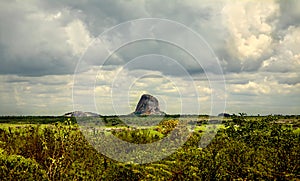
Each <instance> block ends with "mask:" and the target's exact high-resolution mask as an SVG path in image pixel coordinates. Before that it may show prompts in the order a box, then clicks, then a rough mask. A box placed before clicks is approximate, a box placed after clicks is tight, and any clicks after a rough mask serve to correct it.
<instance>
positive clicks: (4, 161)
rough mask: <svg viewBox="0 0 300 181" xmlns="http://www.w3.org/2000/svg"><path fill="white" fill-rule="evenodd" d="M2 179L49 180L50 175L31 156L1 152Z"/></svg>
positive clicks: (0, 172)
mask: <svg viewBox="0 0 300 181" xmlns="http://www.w3.org/2000/svg"><path fill="white" fill-rule="evenodd" d="M0 180H48V177H47V175H46V172H45V170H43V169H41V167H40V166H39V164H38V163H36V162H35V161H34V160H32V159H30V158H24V157H22V156H20V155H5V154H0Z"/></svg>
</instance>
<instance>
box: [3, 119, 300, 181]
mask: <svg viewBox="0 0 300 181" xmlns="http://www.w3.org/2000/svg"><path fill="white" fill-rule="evenodd" d="M294 118H296V119H298V117H294ZM294 118H290V117H289V118H288V119H294ZM38 119H39V118H38ZM113 119H117V118H116V117H115V118H113V117H107V118H106V121H107V123H110V120H113ZM123 119H124V118H123ZM126 119H129V118H126ZM134 119H136V120H131V122H135V121H138V119H143V120H146V119H149V120H148V122H149V123H150V122H151V121H153V120H154V119H158V118H153V117H152V118H151V117H150V118H134ZM279 119H284V118H283V116H278V115H276V116H267V117H249V116H245V115H242V116H234V117H232V119H226V120H224V123H223V124H224V125H225V127H224V128H222V129H220V130H219V131H218V133H217V135H216V136H215V138H214V139H213V141H212V142H211V143H210V144H209V145H208V146H207V147H206V148H199V146H198V145H199V141H200V139H201V135H202V134H203V131H204V130H205V129H202V128H201V129H195V130H199V131H195V132H194V133H193V134H191V136H190V137H189V139H188V141H187V142H186V143H185V144H184V145H183V146H182V147H181V148H179V149H178V150H177V151H176V152H174V153H173V154H171V155H170V156H168V157H167V158H165V159H164V160H161V161H157V162H154V163H149V164H143V165H137V164H129V163H118V162H116V161H114V160H112V159H110V158H107V157H106V156H104V155H102V154H100V153H98V152H97V151H96V150H95V149H94V148H93V147H92V146H91V144H89V142H87V140H86V139H85V137H84V136H83V135H82V133H81V131H80V129H79V127H78V126H77V125H76V124H73V123H74V122H73V121H72V120H69V119H65V120H64V122H63V123H56V124H49V125H45V126H41V125H27V126H26V125H22V126H10V125H9V126H8V127H5V126H4V125H2V128H1V127H0V150H2V151H0V168H1V170H0V171H1V172H0V180H297V179H300V175H299V173H300V163H299V160H300V159H299V158H300V153H299V150H300V144H299V141H300V135H299V133H298V131H297V130H298V129H299V127H298V126H297V125H299V124H297V120H296V121H294V122H293V123H295V125H296V126H294V124H293V125H291V124H290V123H289V124H285V123H280V124H279V123H277V121H278V120H279ZM155 121H156V120H155ZM29 122H31V121H29ZM148 122H147V123H148ZM51 123H52V122H51ZM178 125H179V121H178V120H177V119H176V118H174V117H169V118H164V119H163V120H162V121H161V122H160V124H159V125H158V126H156V127H149V128H147V129H146V128H144V129H136V128H135V129H133V128H128V127H123V128H122V127H116V129H115V130H114V128H113V127H110V128H112V129H113V130H112V134H114V135H115V136H117V137H118V138H120V139H122V140H125V141H128V142H131V143H139V144H145V143H152V142H156V141H158V140H160V139H162V138H165V137H167V136H168V134H169V133H170V131H172V130H174V129H175V130H174V131H176V129H178V128H177V127H178ZM205 125H206V124H203V125H202V126H201V127H204V126H205ZM110 126H111V125H110ZM4 127H5V128H4ZM117 130H118V131H117ZM172 141H173V142H171V143H170V144H176V143H175V142H176V139H174V140H172ZM124 149H125V148H124ZM127 151H130V150H127ZM153 152H154V151H153ZM154 153H155V152H154ZM120 154H121V153H120ZM122 154H123V153H122ZM124 154H126V153H125V152H124ZM142 156H143V153H142V152H141V153H136V157H142ZM155 156H156V154H153V157H155Z"/></svg>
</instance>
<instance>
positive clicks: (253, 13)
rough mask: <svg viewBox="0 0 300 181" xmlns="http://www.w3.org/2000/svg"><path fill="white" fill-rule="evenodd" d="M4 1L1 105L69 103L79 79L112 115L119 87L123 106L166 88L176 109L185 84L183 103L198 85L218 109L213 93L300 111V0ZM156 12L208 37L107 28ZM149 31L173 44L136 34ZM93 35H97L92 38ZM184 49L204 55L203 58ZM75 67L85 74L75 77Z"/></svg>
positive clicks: (57, 107) (159, 27)
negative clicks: (194, 56) (126, 97)
mask: <svg viewBox="0 0 300 181" xmlns="http://www.w3.org/2000/svg"><path fill="white" fill-rule="evenodd" d="M0 9H1V10H0V21H1V26H0V61H1V66H0V74H1V75H0V81H1V84H0V93H1V97H0V100H1V103H2V104H3V105H6V106H1V107H0V113H1V114H31V113H36V114H42V113H45V114H57V113H56V112H61V111H69V110H70V109H72V105H71V104H72V99H71V97H72V95H71V94H72V93H71V92H72V91H71V89H72V87H73V85H75V87H74V88H75V89H76V90H77V92H75V94H74V95H73V96H79V97H80V99H79V100H78V102H77V103H78V104H79V105H82V104H86V105H87V107H86V111H97V110H95V105H94V103H93V101H94V97H93V96H91V95H96V100H97V101H98V102H97V104H98V106H99V108H101V109H102V110H103V113H104V114H105V113H107V114H108V113H114V107H113V106H104V105H102V104H101V103H102V102H111V100H112V99H111V98H112V97H111V93H112V92H113V93H114V94H115V95H114V96H116V97H115V98H117V100H119V102H118V101H117V105H124V106H123V107H119V108H118V109H119V111H120V113H127V112H130V111H132V109H133V107H134V105H135V103H136V102H137V100H138V99H139V95H140V94H142V93H152V94H155V95H157V97H158V98H159V99H160V102H161V104H162V107H163V108H164V109H166V110H167V112H171V113H175V112H178V109H179V107H178V105H179V103H178V102H176V101H178V99H175V98H177V97H178V95H179V93H178V91H179V90H180V92H181V93H182V95H184V96H183V97H182V100H183V101H184V102H192V101H194V100H195V97H196V93H198V94H199V97H197V101H198V102H200V110H201V111H203V113H209V112H210V109H211V107H210V106H211V104H213V103H212V102H211V97H212V95H214V96H215V98H216V99H217V100H219V101H223V100H224V99H225V98H227V100H228V106H227V107H228V110H229V111H232V112H234V111H239V110H241V109H242V108H243V109H244V108H245V110H241V111H240V112H243V111H244V112H248V111H249V112H253V113H255V112H259V111H260V110H261V108H265V107H268V109H266V111H265V112H264V113H268V112H276V111H279V112H280V111H282V110H283V111H285V112H286V113H296V112H297V110H299V103H298V104H297V103H295V101H294V102H293V103H289V102H290V101H293V97H295V96H296V97H297V96H298V95H299V85H300V81H299V77H300V75H299V72H300V71H299V69H300V62H299V60H300V49H299V46H298V45H299V44H300V40H299V37H300V34H299V32H300V29H299V22H300V16H299V15H300V14H299V12H300V3H299V1H297V0H289V1H273V0H268V1H264V2H262V1H261V2H258V1H250V0H249V1H248V0H247V1H218V0H215V1H208V0H204V1H197V0H189V1H171V0H170V1H169V0H167V1H164V2H163V3H162V1H158V0H142V1H140V0H133V1H130V2H127V1H120V0H117V1H88V2H85V1H71V0H63V1H47V0H46V1H31V2H22V1H1V2H0ZM149 17H153V18H162V19H169V20H173V21H176V22H179V23H181V24H183V25H186V26H187V27H189V28H191V29H192V30H193V31H194V32H195V33H197V34H199V35H200V36H202V38H203V39H202V41H198V39H195V38H194V37H193V36H189V35H188V34H187V31H184V30H183V29H181V28H172V26H164V25H163V24H159V23H157V22H154V21H153V23H149V21H148V22H146V21H145V24H138V23H131V24H130V23H129V24H128V25H127V26H125V28H124V29H120V30H119V31H107V30H108V29H109V28H112V27H113V26H115V25H118V24H119V23H123V22H125V21H129V20H132V19H137V18H149ZM145 27H146V28H145ZM103 32H104V33H103ZM101 33H102V35H103V36H101V37H100V38H99V37H98V35H100V34H101ZM144 35H149V36H148V37H150V38H157V39H159V38H161V37H169V38H170V39H172V40H173V43H174V44H172V43H168V42H163V41H158V40H144V41H132V42H130V43H128V40H130V39H131V38H135V39H137V40H139V38H141V37H143V36H144ZM97 37H98V38H97ZM91 42H94V43H96V44H97V43H98V44H97V46H94V47H93V46H92V47H89V45H90V43H91ZM126 42H127V43H128V44H124V43H126ZM199 42H202V43H201V44H200V45H199ZM176 43H177V44H178V45H179V44H180V45H181V46H180V47H177V46H176ZM88 47H89V49H87V48H88ZM210 48H212V50H214V52H215V54H216V56H217V57H215V55H213V53H212V52H210ZM86 50H87V51H86ZM185 50H191V52H192V53H194V54H195V55H197V57H198V59H199V61H200V63H201V64H200V65H199V63H198V62H197V61H195V60H194V59H193V57H191V55H190V54H189V53H190V52H187V51H185ZM83 54H84V56H83V57H82V59H81V62H79V59H80V58H81V56H82V55H83ZM159 55H160V56H159ZM199 57H200V58H199ZM107 58H108V59H107ZM214 58H217V59H218V60H220V65H221V66H222V70H223V72H224V76H225V79H226V82H227V88H228V89H227V94H226V95H223V94H222V91H221V90H222V81H223V77H222V74H221V73H222V71H221V70H219V68H218V67H219V64H217V63H216V61H212V60H213V59H214ZM170 60H174V61H176V62H177V63H176V62H174V61H173V62H172V61H170ZM133 61H136V63H134V64H130V62H133ZM78 62H79V64H77V63H78ZM137 62H139V63H137ZM76 65H78V66H77V67H76ZM176 65H180V66H181V68H183V69H185V70H186V71H183V70H182V69H181V68H180V66H179V67H178V66H176ZM74 72H76V73H77V74H78V75H76V79H75V81H74V82H72V74H73V73H74ZM187 74H189V75H190V76H191V77H192V79H190V77H189V76H187ZM141 76H142V77H141ZM166 78H168V79H166ZM113 80H115V82H114V83H113V82H112V81H113ZM171 80H172V81H171ZM193 84H195V85H196V86H195V90H196V91H194V90H193V89H192V88H193ZM211 85H213V86H211ZM87 87H90V89H87ZM195 92H196V93H195ZM122 95H129V96H128V99H126V100H125V99H124V100H123V99H119V97H121V96H122ZM118 96H119V97H118ZM10 97H11V98H10ZM87 97H89V99H87ZM298 97H299V96H298ZM298 102H299V101H298ZM191 105H193V104H191ZM251 105H253V106H251ZM254 105H258V106H257V107H258V108H256V107H255V106H254ZM272 105H284V107H285V108H284V109H282V110H280V109H279V108H278V107H280V106H278V107H276V106H272ZM101 106H102V107H101ZM75 107H76V106H75ZM220 107H222V106H220ZM78 109H81V107H78ZM188 109H190V110H192V111H194V112H195V111H198V110H199V109H194V108H193V107H192V106H190V107H188V108H187V109H186V110H188ZM219 110H220V109H219ZM273 110H274V111H273ZM187 112H188V111H187ZM190 112H191V111H190ZM217 113H218V112H217Z"/></svg>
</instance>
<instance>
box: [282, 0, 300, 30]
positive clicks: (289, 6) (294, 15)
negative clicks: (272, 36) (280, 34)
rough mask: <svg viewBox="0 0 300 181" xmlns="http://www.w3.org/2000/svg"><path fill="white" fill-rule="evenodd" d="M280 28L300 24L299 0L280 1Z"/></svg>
mask: <svg viewBox="0 0 300 181" xmlns="http://www.w3.org/2000/svg"><path fill="white" fill-rule="evenodd" d="M278 3H279V4H280V14H281V16H280V18H279V22H278V28H279V29H287V28H288V27H289V26H299V25H300V2H299V1H298V0H286V1H280V0H278Z"/></svg>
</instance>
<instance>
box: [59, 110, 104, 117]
mask: <svg viewBox="0 0 300 181" xmlns="http://www.w3.org/2000/svg"><path fill="white" fill-rule="evenodd" d="M64 116H65V117H99V116H100V114H97V113H92V112H83V111H73V112H69V113H66V114H64Z"/></svg>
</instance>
